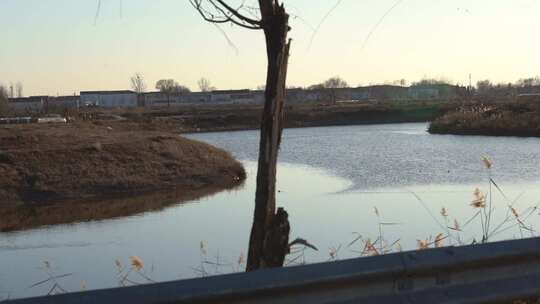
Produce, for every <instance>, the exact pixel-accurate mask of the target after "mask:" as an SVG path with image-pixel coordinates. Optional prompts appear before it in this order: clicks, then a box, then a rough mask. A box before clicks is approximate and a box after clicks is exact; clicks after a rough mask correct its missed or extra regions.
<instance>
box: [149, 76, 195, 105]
mask: <svg viewBox="0 0 540 304" xmlns="http://www.w3.org/2000/svg"><path fill="white" fill-rule="evenodd" d="M156 89H158V90H159V91H160V92H161V93H164V94H165V95H166V96H167V107H170V106H171V95H172V94H184V93H189V92H190V90H189V88H188V87H186V86H183V85H181V84H178V82H176V81H174V80H173V79H161V80H158V81H157V82H156Z"/></svg>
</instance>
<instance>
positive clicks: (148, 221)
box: [0, 123, 540, 299]
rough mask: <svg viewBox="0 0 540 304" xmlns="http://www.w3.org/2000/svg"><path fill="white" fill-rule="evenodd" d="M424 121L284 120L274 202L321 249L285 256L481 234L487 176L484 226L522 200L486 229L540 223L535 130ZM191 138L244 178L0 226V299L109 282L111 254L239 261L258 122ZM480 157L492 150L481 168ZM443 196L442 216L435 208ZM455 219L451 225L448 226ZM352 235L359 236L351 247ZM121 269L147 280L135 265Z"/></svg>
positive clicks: (175, 272)
mask: <svg viewBox="0 0 540 304" xmlns="http://www.w3.org/2000/svg"><path fill="white" fill-rule="evenodd" d="M426 129H427V125H426V124H424V123H414V124H388V125H369V126H340V127H320V128H303V129H288V130H285V131H284V138H283V144H282V150H281V154H280V163H279V167H278V185H277V188H278V189H279V192H278V193H277V202H278V205H279V206H284V207H285V209H286V210H287V211H288V213H289V219H290V222H291V227H292V231H291V238H296V237H302V238H305V239H307V240H308V241H310V242H311V243H313V244H314V245H315V246H317V247H318V248H319V251H313V250H305V251H304V253H303V254H302V255H301V254H300V253H295V254H294V255H291V256H290V259H295V258H296V259H295V260H294V261H293V263H292V264H295V263H298V262H306V263H315V262H322V261H327V260H329V259H331V258H338V259H343V258H350V257H357V256H359V255H360V254H361V252H362V251H363V249H365V241H366V240H367V239H370V240H371V241H372V242H375V246H374V247H375V248H376V249H379V251H380V249H381V248H379V245H380V244H381V243H380V242H378V241H377V240H378V239H381V237H382V239H383V240H384V244H385V246H384V247H383V248H382V251H385V249H390V248H391V250H393V251H396V250H400V249H402V250H410V249H415V248H416V246H417V242H418V240H425V239H426V238H428V239H429V238H430V237H431V240H433V239H434V238H435V236H436V235H438V234H439V233H443V234H448V233H450V234H451V237H448V238H446V239H444V240H443V241H442V242H443V243H444V244H445V245H449V244H456V243H458V242H461V243H470V242H473V241H474V240H480V239H481V231H482V228H481V226H482V223H481V221H480V217H476V218H474V219H473V220H472V221H470V222H469V223H467V222H468V220H469V219H471V218H472V217H473V215H474V214H475V212H477V209H474V208H473V207H471V206H470V202H471V201H472V200H473V191H474V189H475V188H476V187H478V188H480V189H481V190H482V191H483V192H485V193H488V192H489V189H490V187H489V182H488V180H489V178H490V177H491V178H492V179H493V180H494V181H495V183H496V184H497V186H498V187H499V189H497V187H495V186H492V187H491V192H492V194H493V196H492V204H493V206H494V211H493V220H492V223H493V224H492V229H494V228H493V227H496V226H497V225H498V224H499V223H500V222H502V221H503V220H504V218H505V216H506V215H507V214H508V208H507V207H506V206H507V205H508V204H510V203H514V205H513V206H514V208H515V209H516V210H517V212H519V213H520V214H521V215H520V216H521V217H522V219H524V217H525V215H524V214H522V213H525V212H527V213H529V212H528V211H531V212H530V214H531V215H530V216H529V217H528V218H527V219H526V220H525V219H524V221H525V224H526V225H527V229H523V228H522V229H519V227H518V226H516V225H515V221H513V220H511V221H510V222H508V223H507V224H505V225H503V226H502V227H501V229H499V231H500V233H497V234H495V235H493V236H492V238H491V240H500V239H511V238H520V237H527V236H531V235H534V232H531V231H530V228H533V229H534V228H538V225H540V218H539V215H538V213H539V212H538V211H537V210H536V209H531V208H534V207H535V206H537V205H538V204H539V203H540V187H539V186H540V170H538V168H539V167H540V140H539V139H536V138H513V137H481V136H471V137H465V136H452V135H430V134H428V133H427V132H426ZM188 137H190V138H193V139H196V140H200V141H204V142H208V143H210V144H213V145H216V146H219V147H222V148H224V149H226V150H228V151H230V152H231V153H232V154H233V155H234V156H235V157H236V158H237V159H239V160H241V161H242V162H243V164H244V165H245V167H246V171H247V173H248V178H247V180H246V183H245V185H244V186H243V187H242V188H240V189H236V190H232V191H225V192H221V193H218V194H215V195H213V196H210V197H205V198H202V199H198V200H196V201H192V202H189V203H184V204H178V205H173V206H171V207H168V208H166V209H164V210H161V211H156V212H147V213H143V214H139V215H136V216H131V217H124V218H119V219H112V220H102V221H90V222H83V223H74V224H69V225H57V226H51V227H43V228H38V229H32V230H26V231H20V232H11V233H0V299H2V298H8V297H9V298H18V297H27V296H35V295H44V294H47V293H48V292H49V290H50V289H51V288H52V287H53V285H54V283H53V282H52V281H49V282H46V283H44V284H40V285H38V286H35V287H31V286H32V285H33V284H35V283H37V282H40V281H42V280H46V279H47V278H48V277H49V276H50V275H52V276H55V275H63V274H69V276H66V277H63V278H59V279H58V280H57V281H58V284H59V285H60V287H62V288H63V289H66V290H68V291H78V290H81V289H97V288H106V287H115V286H118V285H119V283H120V282H119V281H120V279H119V276H118V274H117V272H118V269H117V266H116V265H115V261H116V260H119V261H120V262H121V263H122V264H123V265H124V266H126V267H127V266H128V265H129V257H130V256H134V255H136V256H138V257H139V258H140V259H141V260H142V261H143V262H144V269H143V272H144V274H145V276H146V277H147V278H149V279H152V280H155V281H167V280H175V279H180V278H191V277H197V276H200V275H201V270H202V269H201V265H202V267H203V268H204V272H205V273H206V274H219V273H227V272H232V271H239V270H241V269H242V266H243V265H242V263H240V265H239V263H238V262H239V260H240V262H242V258H244V259H245V253H246V247H247V244H248V238H249V230H250V227H251V220H252V213H253V200H254V192H255V190H254V189H255V175H256V159H257V148H258V132H256V131H239V132H222V133H204V134H191V135H188ZM483 156H489V157H490V158H491V159H492V161H493V167H492V169H491V170H489V171H488V170H487V169H486V168H485V167H484V164H483V162H482V157H483ZM488 202H489V199H488ZM443 207H444V208H445V209H446V210H447V213H448V216H446V217H444V216H442V215H441V214H440V211H441V209H442V208H443ZM0 220H1V219H0ZM455 221H457V223H458V226H459V228H460V230H461V231H459V232H458V231H455V230H451V229H449V228H447V227H452V228H453V227H454V226H455ZM506 227H508V229H505V228H506ZM359 235H361V236H362V239H361V240H358V241H356V242H354V243H353V244H352V245H350V246H349V244H350V243H351V242H353V241H354V240H355V239H357V238H358V236H359ZM431 240H430V241H428V243H429V242H431ZM330 253H332V254H330ZM45 261H46V263H45ZM203 261H209V262H210V263H202V262H203ZM216 264H218V265H216ZM45 265H48V267H46V266H45ZM129 278H130V279H132V280H133V281H137V282H144V281H148V280H147V278H144V277H142V276H138V275H137V274H136V273H132V274H130V276H129Z"/></svg>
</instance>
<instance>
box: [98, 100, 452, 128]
mask: <svg viewBox="0 0 540 304" xmlns="http://www.w3.org/2000/svg"><path fill="white" fill-rule="evenodd" d="M455 107H456V105H455V104H453V103H445V102H386V103H361V102H351V103H338V104H335V105H321V104H311V105H301V106H300V105H295V106H287V107H286V108H285V113H284V115H285V128H302V127H316V126H344V125H365V124H386V123H407V122H428V121H431V120H433V119H434V118H436V117H438V116H440V115H443V114H444V113H446V112H447V111H449V110H451V109H453V108H455ZM100 111H101V114H100V115H110V114H114V115H117V116H119V117H122V118H123V119H125V121H124V122H136V123H138V124H142V125H146V126H147V128H150V129H168V130H173V129H174V130H176V131H178V132H184V133H193V132H212V131H235V130H253V129H258V128H259V126H260V121H261V113H262V107H260V106H248V105H227V106H214V107H204V106H197V107H192V106H183V107H175V108H170V109H153V110H152V109H118V110H100ZM98 116H99V115H98Z"/></svg>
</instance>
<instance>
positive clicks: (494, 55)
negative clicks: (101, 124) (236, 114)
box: [0, 0, 540, 95]
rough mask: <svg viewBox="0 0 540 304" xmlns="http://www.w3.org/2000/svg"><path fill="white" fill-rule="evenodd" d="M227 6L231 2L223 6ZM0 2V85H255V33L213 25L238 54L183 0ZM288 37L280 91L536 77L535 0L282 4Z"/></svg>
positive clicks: (38, 90)
mask: <svg viewBox="0 0 540 304" xmlns="http://www.w3.org/2000/svg"><path fill="white" fill-rule="evenodd" d="M230 1H231V2H232V3H235V2H236V1H237V0H230ZM97 2H98V1H97V0H0V29H1V30H0V34H1V37H2V40H1V41H2V42H1V44H0V83H1V84H4V85H8V84H9V83H10V82H13V83H15V82H17V81H21V82H22V83H23V84H24V93H25V95H37V94H50V95H56V94H57V93H58V94H61V95H62V94H68V95H71V94H73V93H74V92H76V93H78V92H79V91H81V90H113V89H129V88H130V84H129V79H130V77H131V76H132V75H133V74H134V73H136V72H139V73H141V74H142V75H143V77H144V78H145V80H146V83H147V86H148V89H153V88H154V84H155V82H156V81H157V80H158V79H161V78H173V79H175V80H177V81H178V82H179V83H181V84H184V85H187V86H188V87H190V88H191V89H192V90H198V88H197V80H198V79H199V78H201V77H206V78H208V79H210V81H211V82H212V85H214V86H216V87H217V88H219V89H241V88H255V87H257V86H258V85H261V84H263V83H264V82H265V73H266V57H265V56H266V55H265V49H264V39H263V33H262V32H259V31H249V30H245V29H239V28H235V27H230V26H224V27H223V29H224V31H225V32H227V34H228V36H229V38H230V39H231V40H232V41H233V42H234V44H235V46H236V48H237V50H238V51H236V50H235V49H233V48H232V47H231V46H229V45H228V43H227V41H226V40H225V39H224V37H223V35H222V34H221V33H220V32H219V31H218V30H217V29H216V28H215V27H214V26H213V25H211V24H208V23H206V22H204V21H203V20H201V18H200V16H199V15H198V14H197V13H196V12H195V10H194V9H193V8H192V7H191V6H190V5H189V3H188V0H124V1H121V0H102V5H101V10H100V15H99V17H98V19H97V22H96V23H95V22H94V19H95V14H96V8H97ZM284 2H285V5H286V7H287V8H288V10H289V12H290V13H291V15H292V17H291V18H292V20H291V26H292V31H291V32H290V37H292V38H293V45H292V50H291V59H290V64H289V66H290V68H289V77H288V84H289V85H295V86H307V85H311V84H314V83H320V82H322V81H324V80H325V79H327V78H329V77H331V76H335V75H339V76H341V77H342V78H344V79H345V80H346V81H347V82H348V83H349V84H350V85H352V86H357V85H360V84H362V85H367V84H370V83H380V82H385V81H392V80H396V79H401V78H405V79H407V80H409V81H411V80H418V79H420V78H423V77H435V78H439V77H445V78H447V79H450V80H452V81H453V82H457V83H462V84H465V83H468V75H469V73H471V74H472V77H473V81H476V80H480V79H485V78H489V79H492V80H493V81H495V82H509V81H511V82H514V81H516V80H517V79H519V78H525V77H532V76H536V75H540V39H538V37H539V32H540V0H402V1H401V2H399V4H398V5H397V6H396V7H395V9H394V10H393V11H392V12H391V13H389V14H388V15H387V17H386V18H385V19H384V21H383V22H382V23H381V24H380V26H378V27H377V28H376V30H375V31H374V32H373V34H372V35H371V38H370V39H369V40H368V41H367V43H366V44H365V46H364V47H362V46H363V45H364V41H365V40H366V37H367V36H368V35H369V32H370V31H371V30H372V29H373V28H374V26H375V25H376V24H377V23H378V21H379V20H380V18H381V17H382V16H383V15H384V14H385V12H386V11H388V9H389V8H390V7H392V6H393V5H394V4H395V3H396V0H342V1H341V4H340V5H339V6H338V7H337V8H336V9H335V10H334V11H333V13H332V14H331V15H330V16H329V17H328V18H327V19H326V20H325V22H324V23H323V24H322V25H321V27H320V29H319V31H318V32H317V34H316V35H315V37H314V40H313V43H312V44H311V47H310V43H309V42H310V40H311V38H312V35H313V28H314V27H317V25H318V24H319V23H320V22H321V20H322V19H323V17H324V16H325V15H326V14H327V12H328V11H329V10H330V9H331V8H332V7H333V6H334V5H335V4H336V1H335V0H285V1H284Z"/></svg>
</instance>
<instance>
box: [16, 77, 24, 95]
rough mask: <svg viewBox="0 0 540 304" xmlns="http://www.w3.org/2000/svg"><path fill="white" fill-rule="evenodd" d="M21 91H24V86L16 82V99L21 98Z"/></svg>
mask: <svg viewBox="0 0 540 304" xmlns="http://www.w3.org/2000/svg"><path fill="white" fill-rule="evenodd" d="M23 89H24V86H23V84H22V82H20V81H19V82H17V84H16V85H15V91H16V92H17V97H19V98H20V97H23Z"/></svg>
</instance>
